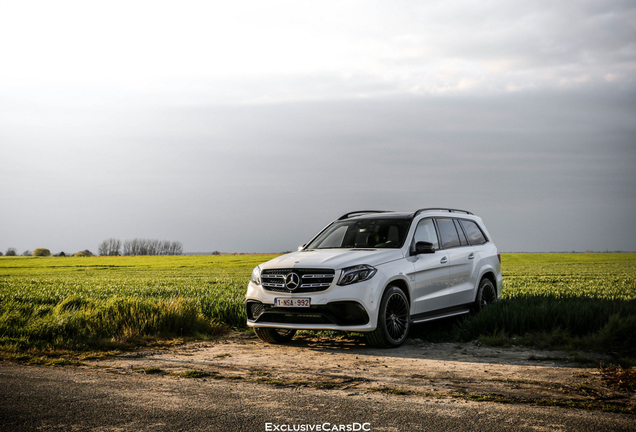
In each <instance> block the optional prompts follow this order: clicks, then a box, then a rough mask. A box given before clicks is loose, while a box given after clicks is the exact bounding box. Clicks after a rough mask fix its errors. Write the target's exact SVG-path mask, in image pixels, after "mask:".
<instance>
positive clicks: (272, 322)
mask: <svg viewBox="0 0 636 432" xmlns="http://www.w3.org/2000/svg"><path fill="white" fill-rule="evenodd" d="M376 277H377V275H376ZM374 279H375V280H374ZM379 279H380V278H377V279H376V278H373V279H371V280H369V281H365V282H360V283H357V284H354V285H348V286H338V285H336V284H335V282H334V283H333V285H332V286H331V287H329V289H327V290H324V291H321V292H313V293H298V294H295V293H294V294H291V293H279V292H272V291H267V290H264V289H263V288H262V286H260V285H257V284H255V283H253V282H250V283H249V285H248V288H247V295H246V300H245V308H246V312H247V325H248V326H249V327H271V328H286V329H298V330H346V331H360V332H369V331H373V330H375V328H376V326H377V309H378V300H377V297H378V294H377V293H376V291H377V290H378V285H377V283H378V282H381V281H380V280H379ZM335 280H337V278H336V279H335ZM276 298H309V299H310V302H311V306H310V307H306V308H288V307H275V306H274V300H275V299H276Z"/></svg>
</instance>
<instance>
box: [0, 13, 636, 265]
mask: <svg viewBox="0 0 636 432" xmlns="http://www.w3.org/2000/svg"><path fill="white" fill-rule="evenodd" d="M635 78H636V3H634V2H633V1H611V0H598V1H592V0H577V1H554V0H549V1H531V2H528V1H510V0H502V1H481V2H473V1H448V0H444V1H426V2H416V1H396V0H391V1H324V0H321V1H313V2H304V1H278V0H268V1H260V0H259V1H236V2H225V1H224V2H221V1H218V2H215V1H200V2H198V1H178V2H177V1H174V2H172V1H170V2H166V1H164V2H162V1H130V0H127V1H121V2H119V1H112V0H110V1H103V2H94V1H91V2H86V1H77V2H71V1H59V0H58V1H54V2H51V1H41V2H39V1H3V0H0V251H2V252H5V251H6V249H7V248H9V247H15V248H17V249H18V253H21V252H22V251H24V250H26V249H30V250H33V249H35V248H38V247H45V248H49V249H50V250H51V251H52V252H53V253H57V252H60V251H64V252H67V253H69V252H77V251H79V250H83V249H90V250H92V251H93V252H96V251H97V246H98V244H99V243H100V242H101V241H102V240H105V239H107V238H111V237H114V238H119V239H121V240H125V239H132V238H135V237H139V238H153V239H154V238H156V239H161V240H172V241H180V242H182V243H183V246H184V250H185V251H186V252H206V251H208V252H209V251H214V250H219V251H222V252H280V251H285V250H291V249H295V248H296V246H298V245H299V244H302V243H304V242H305V241H307V240H308V239H309V238H310V237H311V236H312V235H313V234H315V233H316V232H317V231H318V230H320V229H321V228H322V227H323V226H324V225H326V224H327V223H328V222H330V221H331V220H332V219H334V218H337V217H339V216H340V215H341V214H343V213H346V212H348V211H352V210H359V209H369V208H370V209H391V210H415V209H418V208H422V207H432V206H443V207H457V208H465V209H468V210H470V211H473V212H474V213H476V214H478V215H480V216H481V217H482V218H483V219H484V221H485V223H486V226H487V227H488V229H489V231H490V233H491V235H492V236H493V239H494V241H495V243H496V244H497V246H498V247H499V249H500V250H501V251H503V252H511V251H526V252H534V251H572V250H576V251H586V250H599V251H605V250H630V251H634V250H636V226H635V222H636V217H635V214H636V213H635V211H636V169H635V168H636V81H635Z"/></svg>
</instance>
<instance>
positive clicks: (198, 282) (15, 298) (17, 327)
mask: <svg viewBox="0 0 636 432" xmlns="http://www.w3.org/2000/svg"><path fill="white" fill-rule="evenodd" d="M270 258H271V256H259V255H224V256H175V257H93V258H86V257H81V258H80V257H78V258H53V257H51V258H40V257H15V258H13V257H0V349H1V350H3V351H5V352H23V351H25V350H39V351H44V350H51V349H59V348H66V349H71V350H76V351H84V350H89V349H102V350H103V349H114V348H121V347H126V346H136V345H140V344H141V345H143V344H148V343H152V342H153V340H156V339H163V340H165V339H171V338H177V337H178V338H195V339H205V338H208V337H210V336H213V335H214V334H218V333H219V332H221V331H223V330H224V328H226V327H235V328H244V327H245V322H246V316H245V311H244V307H243V300H244V296H245V288H246V286H247V282H248V280H249V275H250V274H251V271H252V269H253V268H254V267H255V266H256V265H257V264H259V263H261V262H263V261H266V260H268V259H270Z"/></svg>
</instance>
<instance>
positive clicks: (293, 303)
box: [274, 298, 311, 307]
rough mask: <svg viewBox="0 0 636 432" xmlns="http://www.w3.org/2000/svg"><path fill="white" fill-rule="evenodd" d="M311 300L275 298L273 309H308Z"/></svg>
mask: <svg viewBox="0 0 636 432" xmlns="http://www.w3.org/2000/svg"><path fill="white" fill-rule="evenodd" d="M309 306H311V299H308V298H275V299H274V307H309Z"/></svg>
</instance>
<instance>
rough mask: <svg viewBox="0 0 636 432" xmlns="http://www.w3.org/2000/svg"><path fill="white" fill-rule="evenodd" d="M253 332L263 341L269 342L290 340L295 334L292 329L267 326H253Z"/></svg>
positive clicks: (279, 342)
mask: <svg viewBox="0 0 636 432" xmlns="http://www.w3.org/2000/svg"><path fill="white" fill-rule="evenodd" d="M254 333H256V336H258V338H259V339H260V340H262V341H263V342H267V343H271V344H282V343H286V342H289V341H290V340H292V338H293V337H294V335H295V334H296V330H293V329H278V328H269V327H254Z"/></svg>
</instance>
